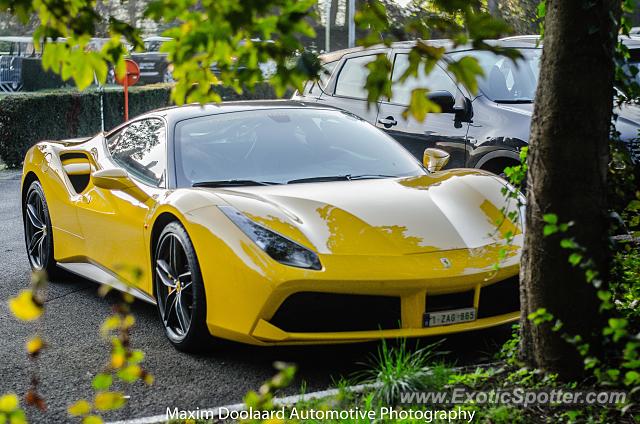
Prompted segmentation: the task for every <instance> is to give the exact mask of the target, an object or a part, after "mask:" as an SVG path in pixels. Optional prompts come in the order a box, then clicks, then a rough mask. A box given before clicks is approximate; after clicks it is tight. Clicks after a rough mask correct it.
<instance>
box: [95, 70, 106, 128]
mask: <svg viewBox="0 0 640 424" xmlns="http://www.w3.org/2000/svg"><path fill="white" fill-rule="evenodd" d="M93 82H94V83H95V84H96V85H97V86H98V95H99V96H100V130H101V131H102V132H104V86H103V85H102V84H100V81H98V76H97V75H96V73H95V72H94V73H93Z"/></svg>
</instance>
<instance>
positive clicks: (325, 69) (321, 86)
mask: <svg viewBox="0 0 640 424" xmlns="http://www.w3.org/2000/svg"><path fill="white" fill-rule="evenodd" d="M337 64H338V62H337V61H335V62H328V63H325V64H324V65H322V69H321V70H320V75H318V82H317V83H316V82H313V81H307V83H306V84H305V86H304V90H303V91H302V92H303V93H304V94H321V93H322V92H323V91H325V89H326V88H327V84H328V83H329V80H330V79H331V74H332V73H333V70H334V69H335V68H336V65H337Z"/></svg>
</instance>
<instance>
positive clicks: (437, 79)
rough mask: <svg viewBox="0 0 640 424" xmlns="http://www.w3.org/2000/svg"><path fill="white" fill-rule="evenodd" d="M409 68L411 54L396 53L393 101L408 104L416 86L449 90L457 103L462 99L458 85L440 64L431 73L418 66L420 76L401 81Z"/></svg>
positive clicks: (430, 89)
mask: <svg viewBox="0 0 640 424" xmlns="http://www.w3.org/2000/svg"><path fill="white" fill-rule="evenodd" d="M408 68H409V55H407V54H405V53H399V54H396V57H395V60H394V62H393V73H392V75H391V81H392V89H391V90H392V93H393V96H392V98H391V101H392V102H393V103H398V104H401V105H408V104H409V103H410V101H411V92H412V91H413V90H414V89H416V88H427V89H429V91H448V92H449V93H451V94H453V96H454V97H455V98H456V103H458V101H459V100H460V97H461V96H460V93H459V90H458V86H457V85H456V83H455V82H454V81H453V80H452V79H451V77H450V76H449V74H447V73H446V72H445V71H444V70H443V69H442V68H441V67H440V65H436V66H435V67H434V68H433V69H432V70H431V72H430V73H429V75H425V74H424V68H423V67H420V68H418V77H417V78H416V77H413V76H412V77H409V78H407V79H406V80H405V81H404V82H402V83H401V82H399V81H400V77H402V75H403V74H404V73H405V72H406V70H407V69H408Z"/></svg>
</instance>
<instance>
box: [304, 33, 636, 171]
mask: <svg viewBox="0 0 640 424" xmlns="http://www.w3.org/2000/svg"><path fill="white" fill-rule="evenodd" d="M430 43H431V44H433V45H435V46H438V47H444V48H445V49H446V54H445V55H444V59H442V62H441V63H439V64H438V65H437V66H436V67H435V68H434V69H433V71H432V72H431V73H430V74H429V75H424V73H423V72H422V69H420V74H419V76H418V78H410V79H408V80H406V81H405V82H404V83H402V84H401V83H399V82H398V80H399V77H400V76H401V75H402V74H403V73H404V72H405V70H406V69H407V66H408V53H409V51H410V49H411V48H412V47H413V46H414V45H415V42H402V43H395V44H393V45H392V46H391V47H390V48H387V47H373V48H369V49H361V48H355V49H347V50H341V51H337V52H333V53H329V54H326V55H324V56H321V61H322V62H323V63H324V69H325V71H326V73H325V74H324V75H323V76H322V77H321V79H320V81H318V82H315V83H314V82H308V83H307V84H306V85H305V87H304V89H303V91H302V92H300V93H298V92H296V93H295V94H294V96H293V98H294V99H296V100H300V101H304V102H308V103H315V104H323V105H331V106H335V107H338V108H341V109H344V110H347V111H349V112H352V113H354V114H356V115H358V116H360V117H362V118H363V119H366V120H367V121H368V122H370V123H372V124H374V125H376V126H377V127H378V128H381V129H384V130H385V131H387V132H388V133H389V134H390V135H392V136H393V137H394V138H395V139H397V140H398V141H399V142H400V143H401V144H402V145H403V146H404V147H405V148H407V149H408V150H409V151H410V152H411V153H412V154H413V155H414V156H416V157H418V158H419V157H421V155H422V152H423V151H424V149H425V148H429V147H436V148H440V149H443V150H445V151H447V152H448V153H449V154H450V155H451V160H450V162H449V165H448V166H449V167H450V168H458V167H469V168H480V169H485V170H488V171H491V172H494V173H497V174H500V173H502V172H503V170H504V168H505V167H508V166H512V165H514V164H517V163H518V161H519V151H520V149H521V148H522V147H524V146H526V145H527V143H528V140H529V129H530V124H531V115H532V112H533V99H534V95H535V92H536V87H537V83H538V73H539V66H540V57H541V53H542V49H541V48H540V47H539V46H537V40H534V39H533V38H517V39H510V40H509V39H505V40H500V41H495V42H494V43H496V44H499V45H502V46H508V47H512V48H516V49H518V50H519V51H520V53H521V54H522V56H523V60H522V61H521V62H519V63H517V64H514V63H513V62H512V61H511V60H510V59H507V58H505V57H504V56H498V55H495V54H493V53H491V52H488V51H480V50H473V49H471V48H469V47H465V46H458V47H454V46H453V45H452V43H451V42H450V41H448V40H432V41H430ZM378 54H386V55H388V57H389V59H390V60H391V62H392V63H393V70H392V75H391V78H392V81H393V97H392V98H391V99H381V100H380V101H379V102H378V103H377V104H374V105H372V106H369V105H368V104H367V100H366V98H367V94H366V92H365V89H364V85H365V80H366V76H367V70H366V68H365V65H366V64H367V63H369V62H371V61H372V60H373V59H374V58H375V56H376V55H378ZM467 55H468V56H472V57H475V58H476V59H477V60H478V62H479V64H480V66H481V67H482V69H483V71H484V74H485V77H484V78H482V79H480V80H479V89H480V90H479V93H478V94H477V95H472V94H471V93H469V92H468V90H467V89H466V88H465V87H463V86H462V85H460V84H458V83H456V81H455V79H454V78H453V76H452V75H451V74H450V73H449V72H448V71H447V70H446V63H447V62H448V61H451V60H457V59H460V58H461V57H463V56H467ZM416 87H427V88H429V89H430V90H431V92H430V94H429V97H430V98H431V99H432V100H433V101H435V102H436V103H438V104H439V105H440V106H441V109H442V112H441V113H431V114H429V115H428V116H427V118H426V120H425V121H424V122H418V121H416V120H415V119H413V118H409V119H406V120H405V119H403V117H402V112H403V111H404V110H405V109H406V107H407V105H408V104H409V100H410V96H411V91H412V90H413V89H414V88H416ZM636 116H640V115H638V114H636ZM636 116H633V114H632V113H630V114H628V115H625V116H621V117H620V119H619V120H618V127H617V128H618V130H619V131H620V132H621V134H622V138H623V140H627V141H629V142H632V141H635V143H637V137H638V129H639V128H640V119H638V118H636Z"/></svg>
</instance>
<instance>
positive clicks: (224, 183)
mask: <svg viewBox="0 0 640 424" xmlns="http://www.w3.org/2000/svg"><path fill="white" fill-rule="evenodd" d="M274 184H278V183H273V182H270V181H254V180H217V181H198V182H197V183H193V184H192V187H243V186H267V185H274Z"/></svg>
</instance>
